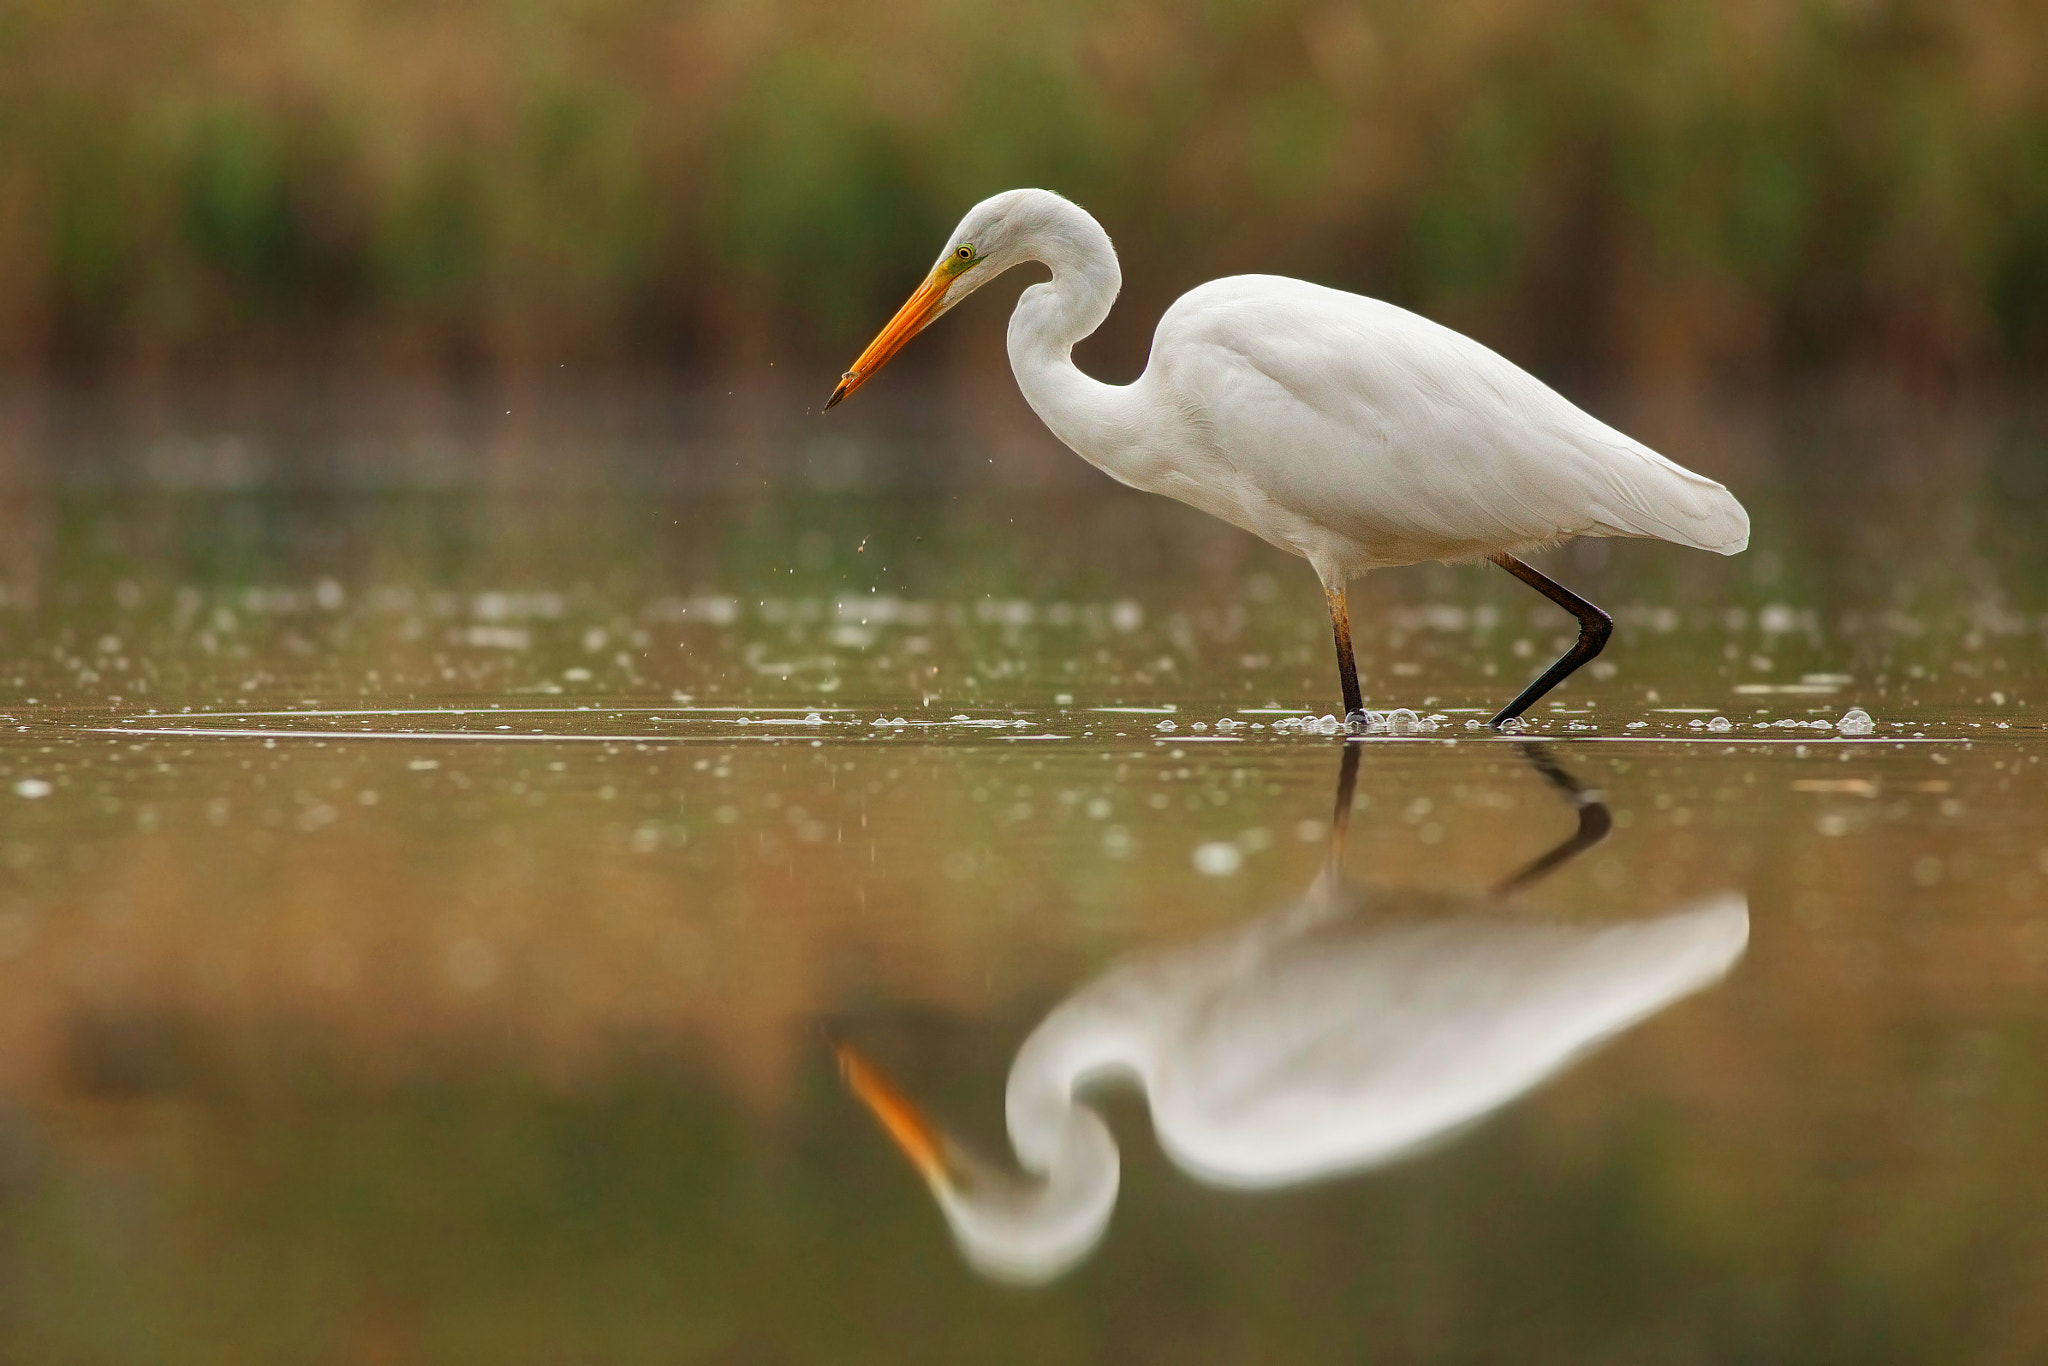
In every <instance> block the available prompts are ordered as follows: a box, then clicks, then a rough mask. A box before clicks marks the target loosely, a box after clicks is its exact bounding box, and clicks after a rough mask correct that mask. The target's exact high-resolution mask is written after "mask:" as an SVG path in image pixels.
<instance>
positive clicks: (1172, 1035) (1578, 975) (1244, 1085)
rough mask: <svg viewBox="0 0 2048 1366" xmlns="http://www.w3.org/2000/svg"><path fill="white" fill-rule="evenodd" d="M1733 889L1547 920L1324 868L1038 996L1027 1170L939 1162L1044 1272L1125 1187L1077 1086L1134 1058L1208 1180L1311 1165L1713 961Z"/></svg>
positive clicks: (1594, 1039)
mask: <svg viewBox="0 0 2048 1366" xmlns="http://www.w3.org/2000/svg"><path fill="white" fill-rule="evenodd" d="M1748 938H1749V916H1748V910H1747V907H1746V904H1745V902H1744V899H1743V898H1742V897H1741V896H1739V895H1737V894H1734V893H1727V894H1723V895H1721V896H1718V897H1714V898H1710V899H1708V900H1706V901H1703V902H1700V903H1698V904H1696V905H1694V906H1691V907H1689V908H1686V909H1683V910H1679V911H1676V912H1673V913H1670V914H1667V915H1662V916H1659V917H1656V918H1654V919H1649V920H1638V921H1629V922H1624V923H1619V924H1612V923H1610V924H1605V925H1569V924H1556V923H1544V922H1540V921H1536V920H1532V919H1529V918H1527V917H1526V916H1520V915H1515V914H1512V913H1511V911H1510V908H1509V907H1508V906H1506V905H1505V904H1503V903H1499V902H1496V901H1493V900H1492V899H1482V898H1467V899H1464V900H1462V901H1458V900H1451V899H1432V898H1424V897H1419V896H1396V895H1390V894H1376V895H1370V896H1367V895H1364V894H1359V893H1354V892H1346V891H1342V890H1334V891H1333V890H1331V889H1329V888H1328V887H1326V886H1319V887H1318V888H1317V889H1316V890H1315V891H1313V892H1311V893H1310V895H1309V896H1308V897H1307V898H1305V899H1304V900H1303V901H1302V902H1301V903H1299V904H1297V905H1295V906H1293V907H1291V908H1289V909H1287V910H1285V911H1283V912H1280V913H1279V914H1276V915H1273V916H1270V917H1267V918H1266V919H1263V920H1260V921H1257V922H1254V923H1253V924H1251V925H1249V926H1246V927H1244V928H1242V929H1239V930H1235V931H1232V932H1229V933H1226V934H1222V935H1219V936H1216V937H1214V938H1212V939H1208V940H1205V941H1203V942H1201V943H1198V944H1195V945H1192V946H1190V947H1187V948H1182V949H1176V950H1172V951H1169V952H1166V953H1162V954H1158V955H1155V956H1152V957H1149V958H1144V959H1141V960H1138V961H1135V962H1132V963H1130V964H1127V965H1125V966H1123V967H1120V968H1117V969H1114V970H1112V971H1111V972H1109V973H1108V974H1106V975H1105V976H1103V977H1101V978H1099V979H1098V980H1096V981H1095V982H1092V983H1090V984H1089V985H1087V986H1085V987H1083V988H1081V989H1080V990H1079V991H1077V992H1075V993H1074V994H1073V995H1072V996H1070V997H1069V998H1068V999H1067V1000H1066V1001H1065V1002H1064V1003H1063V1004H1061V1005H1060V1006H1059V1007H1057V1008H1056V1009H1055V1010H1054V1011H1053V1012H1052V1013H1051V1014H1050V1015H1048V1016H1047V1017H1046V1019H1045V1020H1044V1022H1043V1023H1041V1024H1040V1025H1039V1026H1038V1028H1037V1029H1036V1030H1034V1031H1033V1032H1032V1034H1031V1036H1030V1037H1029V1038H1028V1039H1027V1040H1026V1041H1025V1043H1024V1045H1023V1047H1022V1048H1021V1049H1020V1050H1019V1051H1018V1053H1017V1057H1016V1059H1015V1062H1014V1064H1013V1065H1012V1067H1011V1069H1010V1079H1009V1089H1008V1095H1007V1107H1006V1108H1007V1118H1008V1125H1009V1132H1010V1138H1011V1141H1012V1143H1013V1145H1014V1146H1015V1148H1016V1151H1017V1155H1018V1158H1019V1161H1020V1162H1021V1163H1022V1165H1023V1166H1024V1168H1025V1169H1026V1170H1027V1171H1028V1172H1030V1173H1033V1174H1034V1176H1035V1178H1036V1179H1035V1180H1031V1181H1027V1182H1023V1183H1020V1182H1018V1181H1017V1180H1016V1179H1015V1178H1014V1177H1011V1178H1005V1177H1004V1176H1002V1175H1001V1174H999V1173H997V1172H995V1171H994V1169H993V1168H991V1167H989V1166H986V1165H984V1164H982V1163H980V1162H978V1161H974V1160H972V1159H971V1158H966V1157H965V1155H964V1154H960V1153H959V1152H958V1150H957V1149H955V1150H954V1160H955V1162H956V1163H958V1164H960V1167H961V1169H962V1175H963V1177H964V1179H962V1180H959V1181H953V1180H942V1181H939V1182H936V1183H935V1185H934V1190H935V1193H936V1194H937V1196H938V1199H939V1203H940V1205H941V1207H942V1209H943V1210H944V1211H945V1214H946V1217H947V1220H948V1222H949V1223H950V1224H951V1225H952V1227H953V1230H954V1233H955V1235H956V1237H957V1238H958V1240H959V1242H960V1244H961V1247H962V1250H963V1251H964V1252H965V1253H966V1254H967V1256H968V1257H969V1259H970V1260H971V1261H973V1262H974V1263H975V1264H976V1265H977V1266H979V1267H981V1268H982V1269H983V1270H984V1271H988V1272H991V1273H993V1274H997V1275H1001V1276H1005V1277H1008V1278H1012V1279H1020V1280H1043V1279H1047V1278H1050V1277H1051V1276H1054V1275H1057V1274H1058V1273H1059V1272H1061V1271H1063V1270H1064V1269H1066V1268H1067V1267H1068V1266H1070V1265H1072V1264H1073V1263H1074V1262H1075V1261H1077V1260H1079V1259H1080V1258H1081V1257H1082V1256H1083V1255H1085V1254H1086V1253H1087V1252H1088V1251H1089V1249H1090V1248H1091V1247H1093V1246H1094V1244H1095V1242H1096V1241H1097V1240H1098V1239H1099V1238H1100V1237H1101V1235H1102V1232H1103V1230H1104V1229H1105V1228H1106V1227H1107V1224H1108V1221H1109V1215H1110V1212H1111V1210H1112V1208H1113V1206H1114V1204H1115V1200H1116V1190H1117V1181H1118V1162H1117V1152H1116V1147H1115V1145H1114V1142H1113V1141H1112V1139H1111V1138H1110V1135H1109V1132H1108V1130H1107V1128H1106V1127H1105V1126H1104V1125H1103V1124H1102V1122H1101V1120H1100V1119H1099V1118H1097V1116H1096V1115H1095V1114H1094V1113H1093V1112H1092V1111H1091V1110H1089V1109H1087V1108H1086V1107H1085V1106H1081V1105H1078V1104H1076V1102H1075V1092H1076V1090H1077V1089H1078V1088H1080V1087H1082V1086H1084V1085H1086V1084H1088V1083H1089V1082H1091V1081H1095V1080H1100V1079H1103V1078H1107V1077H1124V1078H1128V1079H1130V1080H1131V1081H1132V1082H1134V1083H1135V1085H1136V1086H1137V1087H1138V1088H1139V1089H1141V1090H1142V1091H1143V1092H1144V1093H1145V1096H1146V1099H1147V1101H1148V1103H1149V1105H1150V1107H1151V1112H1152V1121H1153V1126H1154V1128H1155V1130H1156V1131H1157V1133H1158V1136H1159V1141H1160V1144H1161V1146H1162V1147H1163V1148H1164V1149H1165V1150H1166V1151H1167V1153H1168V1154H1169V1155H1170V1156H1171V1157H1172V1158H1173V1159H1174V1161H1175V1162H1176V1163H1178V1164H1179V1165H1180V1166H1182V1167H1184V1168H1185V1169H1186V1170H1188V1171H1189V1172H1190V1173H1191V1174H1193V1175H1195V1176H1197V1177H1199V1178H1201V1179H1203V1180H1205V1181H1209V1182H1212V1183H1215V1184H1219V1185H1229V1186H1239V1187H1272V1186H1283V1185H1290V1184H1294V1183H1298V1182H1304V1181H1311V1180H1314V1179H1316V1178H1318V1177H1323V1176H1328V1175H1330V1174H1332V1173H1335V1172H1339V1171H1344V1170H1349V1169H1355V1168H1360V1167H1366V1166H1370V1165H1372V1164H1375V1163H1380V1162H1385V1161H1389V1160H1391V1159H1394V1158H1397V1157H1400V1156H1403V1155H1405V1154H1408V1153H1412V1152H1414V1151H1416V1150H1417V1149H1418V1148H1420V1147H1422V1146H1424V1145H1426V1144H1428V1143H1429V1142H1430V1141H1432V1140H1434V1139H1437V1138H1440V1137H1442V1136H1444V1135H1446V1134H1448V1133H1450V1132H1452V1131H1454V1130H1456V1129H1457V1128H1459V1127H1460V1126H1462V1125H1465V1124H1468V1123H1470V1122H1472V1121H1474V1120H1476V1119H1478V1118H1480V1117H1481V1116H1484V1115H1486V1114H1487V1113H1489V1112H1490V1111H1492V1110H1495V1109H1497V1108H1498V1107H1500V1106H1502V1105H1504V1104H1506V1103H1507V1102H1508V1101H1510V1100H1512V1099H1514V1098H1515V1097H1516V1096H1519V1095H1521V1094H1523V1093H1525V1092H1527V1091H1528V1090H1529V1089H1530V1088H1532V1087H1534V1086H1536V1085H1537V1084H1539V1083H1540V1082H1542V1081H1543V1080H1544V1079H1545V1078H1546V1077H1549V1076H1551V1075H1552V1074H1554V1073H1555V1072H1556V1071H1557V1070H1558V1069H1559V1068H1561V1067H1563V1066H1564V1065H1565V1064H1566V1063H1568V1062H1570V1061H1571V1060H1572V1059H1573V1058H1575V1057H1577V1056H1579V1055H1580V1054H1582V1053H1583V1052H1584V1051H1585V1050H1587V1049H1588V1048H1590V1047H1592V1046H1593V1045H1595V1044H1597V1043H1598V1042H1600V1041H1601V1040H1603V1039H1605V1038H1608V1037H1609V1036H1611V1035H1613V1034H1615V1033H1616V1032H1618V1031H1620V1030H1622V1029H1625V1028H1627V1027H1628V1026H1629V1025H1631V1024H1633V1023H1635V1022H1637V1021H1639V1020H1641V1019H1643V1018H1644V1017H1645V1016H1648V1015H1650V1014H1652V1013H1654V1012H1656V1011H1657V1010H1659V1009H1660V1008H1662V1007H1664V1006H1666V1005H1668V1004H1670V1003H1671V1002H1672V1001H1675V1000H1677V999H1678V998H1679V997H1682V996H1684V995H1686V994H1687V993H1689V992H1692V991H1695V990H1698V989H1699V988H1700V987H1702V986H1704V985H1706V984H1707V983H1709V982H1712V981H1714V980H1715V979H1717V978H1719V977H1720V976H1721V975H1722V974H1723V973H1725V972H1726V971H1727V970H1728V968H1729V966H1730V965H1731V964H1732V963H1734V961H1735V960H1736V959H1737V958H1738V957H1740V956H1741V954H1742V951H1743V948H1744V946H1745V945H1746V944H1747V942H1748Z"/></svg>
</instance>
